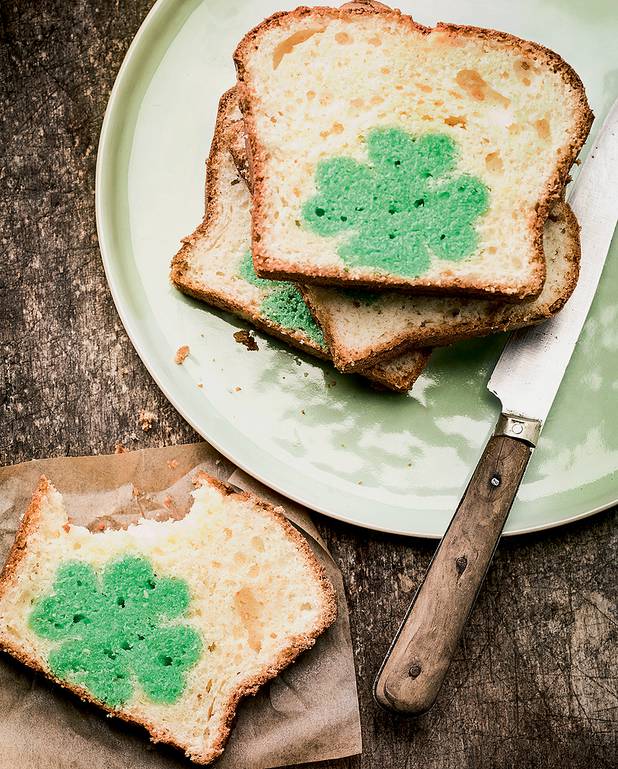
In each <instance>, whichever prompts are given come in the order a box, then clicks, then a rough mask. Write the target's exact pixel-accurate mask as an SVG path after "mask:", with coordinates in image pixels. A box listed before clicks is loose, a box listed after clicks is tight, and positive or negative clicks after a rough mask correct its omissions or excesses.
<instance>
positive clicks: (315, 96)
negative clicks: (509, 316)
mask: <svg viewBox="0 0 618 769" xmlns="http://www.w3.org/2000/svg"><path fill="white" fill-rule="evenodd" d="M235 61H236V66H237V72H238V88H239V97H240V105H241V109H242V111H243V114H244V119H245V126H246V131H247V135H248V140H249V146H250V155H251V158H250V160H251V167H252V173H253V179H254V208H253V258H254V261H255V266H256V271H257V273H258V275H260V276H262V277H269V278H277V279H294V280H298V281H299V282H303V283H323V284H340V285H346V286H350V285H356V286H365V287H370V288H381V289H386V288H388V287H392V288H398V289H406V290H408V291H414V292H418V291H423V292H441V293H442V294H445V293H463V292H465V293H468V294H475V295H485V296H487V295H490V296H494V297H500V296H501V297H505V298H507V299H511V300H519V299H524V298H527V297H534V296H536V295H538V294H539V293H540V291H541V288H542V286H543V282H544V277H545V261H544V258H543V226H544V223H545V220H546V218H547V215H548V213H549V210H550V207H551V205H552V203H553V201H554V199H555V198H556V197H558V196H559V195H560V194H561V192H562V189H563V187H564V184H565V181H566V179H567V175H568V172H569V168H570V167H571V165H572V163H573V161H574V160H575V158H576V156H577V153H578V152H579V150H580V148H581V146H582V144H583V142H584V140H585V138H586V136H587V134H588V130H589V128H590V124H591V121H592V113H591V112H590V109H589V107H588V103H587V100H586V96H585V93H584V89H583V86H582V83H581V81H580V79H579V78H578V76H577V75H576V73H575V72H574V71H573V70H572V69H571V68H570V67H569V66H568V65H567V64H566V63H565V62H564V61H563V60H562V59H561V58H560V57H559V56H558V55H557V54H555V53H553V52H552V51H549V50H548V49H546V48H544V47H543V46H541V45H537V44H535V43H531V42H527V41H524V40H521V39H519V38H516V37H513V36H512V35H508V34H504V33H502V32H496V31H494V30H486V29H477V28H473V27H464V26H456V25H452V24H438V25H437V26H436V27H435V28H433V29H430V28H428V27H424V26H421V25H419V24H417V23H415V22H414V21H413V19H412V18H411V17H410V16H406V15H404V14H402V13H401V12H399V11H395V10H391V9H388V8H385V7H384V6H382V5H379V4H375V3H372V2H356V3H350V4H349V5H348V6H344V7H342V8H339V9H334V8H298V9H296V10H295V11H292V12H289V13H279V14H276V15H274V16H272V17H271V18H269V19H267V20H266V21H264V22H263V23H262V24H260V25H259V26H258V27H256V28H255V29H254V30H252V31H251V32H249V33H248V34H247V35H246V37H245V38H244V39H243V41H242V42H241V43H240V45H239V46H238V48H237V51H236V54H235Z"/></svg>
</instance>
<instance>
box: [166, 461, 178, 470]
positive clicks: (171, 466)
mask: <svg viewBox="0 0 618 769" xmlns="http://www.w3.org/2000/svg"><path fill="white" fill-rule="evenodd" d="M167 466H168V467H169V469H170V470H175V469H176V468H177V467H178V460H177V459H168V460H167Z"/></svg>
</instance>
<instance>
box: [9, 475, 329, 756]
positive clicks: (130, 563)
mask: <svg viewBox="0 0 618 769" xmlns="http://www.w3.org/2000/svg"><path fill="white" fill-rule="evenodd" d="M193 496H194V499H193V505H192V507H191V510H190V511H189V512H188V513H187V515H186V516H185V517H184V518H183V519H182V520H167V521H160V522H157V521H153V520H145V519H144V520H142V521H140V522H139V523H137V524H135V525H131V526H129V527H128V528H126V529H121V530H104V531H99V532H95V533H93V532H91V531H90V530H89V529H87V528H85V527H82V526H76V525H73V524H72V523H71V520H70V516H69V514H68V511H67V510H65V508H64V505H63V501H62V497H61V495H60V494H59V493H58V491H56V490H55V489H54V487H53V486H52V485H51V483H50V482H49V481H48V480H47V479H45V478H42V479H41V481H40V484H39V487H38V489H37V491H36V493H35V495H34V497H33V500H32V503H31V505H30V507H29V509H28V510H27V512H26V514H25V515H24V518H23V520H22V523H21V526H20V529H19V531H18V533H17V538H16V540H15V543H14V545H13V548H12V550H11V552H10V554H9V557H8V560H7V563H6V565H5V567H4V570H3V572H2V575H1V577H0V648H2V649H3V650H5V651H7V652H9V654H11V655H13V656H14V657H16V658H17V659H18V660H20V661H21V662H23V663H25V664H26V665H28V666H29V667H31V668H33V669H34V670H37V671H39V672H41V673H43V674H44V675H45V676H47V677H48V678H49V679H51V680H52V681H54V682H55V683H57V684H60V685H61V686H63V687H65V688H67V689H69V690H71V691H72V692H74V693H75V694H77V695H78V696H79V697H81V698H82V699H83V700H87V701H89V702H92V703H94V704H96V705H98V706H100V707H101V708H103V709H104V710H105V711H107V712H108V713H109V714H111V715H115V716H118V717H119V718H121V719H123V720H125V721H129V722H133V723H136V724H139V725H141V726H143V727H144V728H145V729H146V730H147V731H148V732H149V734H150V737H151V739H152V740H153V741H155V742H166V743H169V744H171V745H174V746H176V747H178V748H180V749H181V750H183V751H185V753H186V754H187V756H189V757H190V758H191V759H192V760H193V761H195V762H197V763H201V764H207V763H210V762H211V761H213V760H214V759H215V758H217V756H219V755H220V754H221V753H222V752H223V748H224V745H225V742H226V740H227V737H228V735H229V732H230V728H231V723H232V720H233V717H234V713H235V711H236V708H237V705H238V703H239V701H240V699H241V698H242V697H244V696H245V695H247V694H253V693H255V692H256V690H257V689H258V688H259V687H260V686H261V685H262V684H263V683H264V682H266V681H268V680H269V679H271V678H273V677H274V676H276V675H277V673H278V672H279V671H281V670H282V669H283V668H285V667H286V666H287V665H289V664H290V663H291V662H292V661H293V660H294V659H295V658H296V657H297V656H298V655H299V654H300V653H301V652H302V651H303V650H304V649H308V648H309V647H311V646H313V644H314V643H315V639H316V638H317V637H318V636H319V635H320V634H321V633H322V632H323V631H324V630H325V629H326V628H327V627H329V625H330V624H331V623H332V622H333V621H334V619H335V616H336V602H335V595H334V591H333V588H332V586H331V584H330V582H329V581H328V580H327V578H326V576H325V575H324V572H323V569H322V567H321V566H320V565H319V563H318V562H317V561H316V559H315V557H314V556H313V554H312V552H311V550H310V548H309V546H308V545H307V543H306V541H305V539H304V538H303V537H302V536H301V535H300V534H299V533H298V532H297V531H296V529H295V528H294V527H293V526H292V525H291V524H290V523H289V522H288V521H287V519H286V518H285V516H284V515H283V513H282V510H280V509H275V508H274V507H272V506H271V505H269V504H267V503H265V502H262V501H260V500H259V499H257V498H256V497H254V496H252V495H251V494H247V493H237V492H235V491H233V490H232V489H231V488H230V487H228V486H226V485H225V484H222V483H220V482H219V481H217V480H215V479H213V478H210V477H208V476H206V475H205V474H201V475H200V476H199V479H198V481H197V487H196V490H195V492H194V494H193Z"/></svg>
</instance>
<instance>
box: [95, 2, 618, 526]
mask: <svg viewBox="0 0 618 769" xmlns="http://www.w3.org/2000/svg"><path fill="white" fill-rule="evenodd" d="M185 1H186V2H191V3H192V4H193V5H194V9H195V8H197V5H198V2H199V0H185ZM202 1H203V0H202ZM170 5H172V6H175V7H176V8H179V7H180V4H176V3H175V0H156V2H155V3H154V5H153V6H152V7H151V9H150V10H149V11H148V13H147V15H146V16H145V18H144V19H143V21H142V23H141V24H140V26H139V28H138V30H137V32H136V34H135V36H134V37H133V40H132V41H131V43H130V45H129V48H128V49H127V52H126V54H125V56H124V58H123V61H122V64H121V65H120V68H119V70H118V72H117V75H116V78H115V80H114V84H113V87H112V90H111V92H110V96H109V99H108V102H107V106H106V108H105V113H104V118H103V122H102V125H101V131H100V134H99V142H98V146H97V161H96V172H95V216H96V228H97V237H98V242H99V250H100V254H101V261H102V263H103V269H104V272H105V278H106V281H107V284H108V287H109V290H110V293H111V295H112V299H113V301H114V305H115V308H116V312H117V313H118V316H119V317H120V320H121V322H122V324H123V326H124V329H125V331H126V333H127V336H128V337H129V339H130V341H131V344H132V345H133V347H134V349H135V351H136V352H137V354H138V356H139V358H140V360H141V362H142V364H143V365H144V366H145V368H146V370H147V371H148V373H149V374H150V376H151V377H152V379H153V381H154V382H155V384H156V385H157V387H158V388H159V389H160V390H161V392H162V393H163V395H164V396H165V397H166V398H167V400H168V401H169V402H170V403H171V405H172V406H173V407H174V408H175V410H176V411H177V412H178V413H179V414H180V416H181V417H182V418H183V419H184V420H185V421H186V422H187V423H188V424H189V425H190V426H191V427H192V428H193V429H194V430H195V432H196V433H198V435H201V436H202V438H203V439H204V440H205V441H206V442H208V443H209V444H210V445H211V446H213V447H214V448H215V449H216V450H217V451H218V452H219V453H220V454H222V455H223V456H224V457H226V458H227V459H228V460H230V461H231V462H232V463H233V464H234V465H236V466H237V467H238V468H239V469H241V470H243V471H244V472H246V473H247V474H249V475H251V476H252V477H253V478H256V479H257V480H258V481H260V482H261V483H263V484H264V485H265V486H268V487H269V488H271V489H273V490H274V491H276V492H278V493H279V494H281V495H282V496H283V497H285V498H288V499H290V500H292V501H293V502H296V503H298V504H301V505H303V506H304V507H307V508H308V509H310V510H313V511H315V512H317V513H320V514H321V515H325V516H327V517H328V518H333V519H335V520H338V521H341V522H343V523H346V524H349V525H353V526H357V527H359V528H361V529H368V530H370V531H376V532H380V533H385V534H394V535H397V536H402V537H415V538H420V539H433V540H436V539H440V538H441V537H442V536H443V534H444V532H441V531H438V530H436V531H420V532H419V531H410V530H404V529H398V528H396V527H393V526H390V525H389V526H381V525H380V524H379V523H368V522H367V521H363V520H358V519H354V518H353V517H352V516H350V515H343V514H337V513H336V512H333V511H332V510H331V509H329V508H328V507H325V506H322V505H320V504H318V503H317V502H315V501H310V500H307V499H306V498H304V496H303V495H302V493H298V492H296V491H294V490H293V489H292V490H290V489H289V488H284V487H282V486H281V485H280V484H279V483H278V482H276V481H273V480H272V479H271V478H268V477H267V476H266V475H264V473H263V472H261V471H259V470H256V468H255V467H252V466H251V464H247V463H246V462H245V461H244V460H242V459H241V460H239V459H238V458H237V456H235V452H234V451H233V449H229V448H228V447H227V446H226V445H224V444H225V441H224V442H223V443H221V441H220V440H219V438H218V437H216V436H213V435H212V434H211V433H210V431H209V430H208V429H206V428H205V427H204V426H203V425H199V424H198V423H197V421H196V420H195V419H194V418H193V417H192V416H191V414H190V413H189V409H188V408H185V407H184V405H183V404H182V401H181V398H179V397H177V395H176V394H175V393H174V392H173V389H172V388H170V387H168V386H167V384H166V383H165V382H164V381H163V378H162V376H161V375H160V373H159V370H158V367H157V366H156V365H155V364H154V363H153V362H152V361H151V359H150V355H149V352H148V350H147V349H146V347H147V345H146V344H145V343H143V342H142V340H141V339H140V334H139V332H138V325H139V321H138V319H136V318H135V317H133V315H132V313H131V311H130V309H129V307H128V306H126V305H125V304H124V302H123V300H122V297H121V289H120V284H121V282H122V281H121V280H120V278H119V276H118V275H117V274H115V271H114V262H115V261H117V260H118V259H117V257H116V258H114V255H113V251H114V249H113V246H112V245H111V244H110V242H109V241H110V240H111V239H112V238H111V236H110V235H109V232H110V230H111V229H113V227H112V221H111V220H110V219H109V218H108V216H107V214H106V213H105V206H104V198H105V190H106V189H107V188H108V187H109V184H110V182H109V179H108V176H109V168H110V166H111V165H112V163H111V162H110V160H111V158H112V157H113V155H114V130H113V127H112V122H113V118H114V117H115V113H116V109H117V103H118V101H119V100H120V98H121V91H122V89H123V87H124V85H125V81H126V79H127V77H128V76H129V75H130V74H131V72H130V70H131V68H132V67H134V66H136V65H137V61H136V60H137V59H138V58H139V55H140V54H141V53H142V50H141V49H142V39H143V37H144V36H145V35H146V33H147V32H148V31H149V30H150V28H151V27H152V26H153V25H154V24H155V23H156V22H157V21H158V17H159V16H160V15H162V14H163V13H164V12H165V11H167V10H168V6H170ZM153 74H154V72H149V75H150V78H152V75H153ZM142 98H143V96H142ZM140 102H141V99H140ZM133 128H134V127H133ZM131 135H132V136H133V135H134V130H132V132H131ZM479 459H480V454H479ZM473 469H474V468H473V467H470V473H471V472H472V471H473ZM616 505H618V496H616V497H615V498H614V499H612V500H611V501H609V502H607V503H603V504H601V505H598V506H596V507H593V508H591V509H589V510H586V511H584V512H581V513H576V514H574V515H571V516H568V517H567V518H562V519H560V520H550V521H546V522H544V523H540V524H535V525H529V526H522V527H519V528H516V529H506V528H505V531H504V532H503V536H508V537H510V536H519V535H524V534H534V533H537V532H540V531H547V530H549V529H554V528H558V527H560V526H565V525H568V524H571V523H575V522H577V521H581V520H583V519H585V518H588V517H590V516H593V515H596V514H597V513H600V512H603V511H604V510H608V509H610V508H612V507H614V506H616ZM454 512H455V511H454V510H453V514H454ZM447 525H448V523H447ZM507 526H508V519H507ZM445 530H446V529H445Z"/></svg>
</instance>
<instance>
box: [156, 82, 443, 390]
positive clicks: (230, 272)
mask: <svg viewBox="0 0 618 769" xmlns="http://www.w3.org/2000/svg"><path fill="white" fill-rule="evenodd" d="M236 118H240V113H239V112H238V103H237V99H236V95H235V92H234V90H233V89H232V90H230V91H228V92H227V93H225V94H224V95H223V97H222V98H221V101H220V104H219V112H218V115H217V123H216V127H215V135H214V138H213V143H212V148H211V152H210V157H209V159H208V165H207V177H206V214H205V216H204V220H203V222H202V223H201V224H200V225H199V226H198V227H197V229H196V230H195V232H193V234H192V235H190V236H189V237H188V238H186V239H185V240H184V243H183V246H182V248H181V249H180V251H179V252H178V253H177V254H176V256H175V257H174V259H173V261H172V270H171V279H172V282H173V283H174V285H175V286H176V287H177V288H178V289H180V290H181V291H183V292H184V293H185V294H189V295H190V296H193V297H196V298H197V299H201V300H203V301H205V302H207V303H208V304H211V305H214V306H215V307H219V308H221V309H223V310H228V311H230V312H233V313H234V314H235V315H238V316H239V317H241V318H244V319H246V320H248V321H249V322H250V323H252V324H254V325H255V326H257V327H258V328H261V329H263V330H264V331H266V332H267V333H269V334H271V335H272V336H275V337H278V338H279V339H282V340H283V341H285V342H287V343H288V344H291V345H293V346H294V347H297V348H299V349H301V350H304V351H305V352H308V353H311V354H312V355H315V356H317V357H318V358H323V359H327V360H331V359H332V358H331V355H330V351H329V349H328V346H327V344H326V342H325V340H324V336H323V334H322V330H321V329H320V327H319V326H318V324H317V323H316V322H315V320H314V318H313V316H312V315H311V313H310V312H309V309H308V308H307V305H306V304H305V302H304V300H303V298H302V295H301V293H300V291H299V290H298V288H297V287H296V286H295V285H294V284H292V283H289V282H286V281H279V282H277V281H271V280H267V279H264V278H260V277H258V276H257V275H256V273H255V270H254V267H253V260H252V258H251V195H250V193H249V190H248V189H247V185H246V184H245V182H244V181H243V180H242V179H241V178H240V177H239V175H238V173H237V171H236V167H235V165H234V162H233V160H232V156H231V154H230V144H231V143H233V141H234V138H235V137H236V136H237V126H236V125H235V122H234V121H235V119H236ZM391 358H392V356H391ZM428 359H429V352H428V351H427V350H424V349H423V350H411V351H407V352H405V353H403V354H402V355H401V356H397V357H396V358H394V359H392V360H387V361H385V362H383V363H378V364H376V365H375V366H372V367H371V368H368V369H363V368H362V367H359V373H361V374H362V375H363V376H364V377H365V378H367V379H369V380H370V381H372V382H374V383H377V384H380V385H382V386H383V387H386V388H388V389H391V390H396V391H400V392H405V391H407V390H409V389H410V388H411V387H412V385H413V384H414V382H415V381H416V379H417V378H418V377H419V376H420V374H421V373H422V371H423V369H424V368H425V366H426V364H427V362H428Z"/></svg>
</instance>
